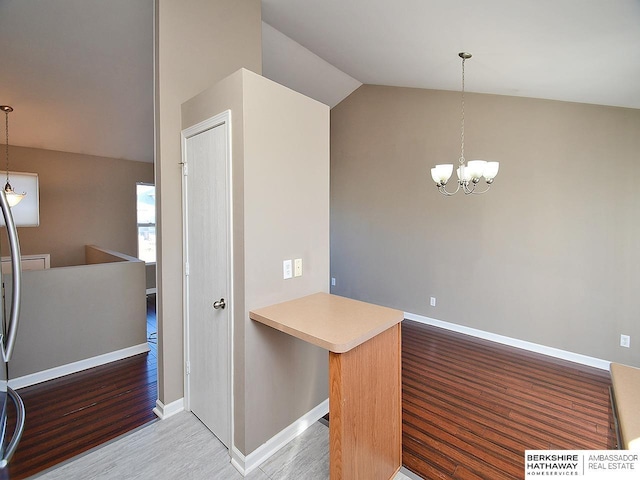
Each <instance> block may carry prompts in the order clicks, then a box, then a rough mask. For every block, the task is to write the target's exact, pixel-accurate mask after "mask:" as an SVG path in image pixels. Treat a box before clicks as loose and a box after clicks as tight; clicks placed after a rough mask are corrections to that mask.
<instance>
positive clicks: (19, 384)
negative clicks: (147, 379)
mask: <svg viewBox="0 0 640 480" xmlns="http://www.w3.org/2000/svg"><path fill="white" fill-rule="evenodd" d="M148 351H149V344H148V343H146V342H145V343H141V344H140V345H134V346H132V347H127V348H123V349H122V350H116V351H115V352H109V353H105V354H102V355H98V356H96V357H91V358H85V359H84V360H79V361H77V362H73V363H68V364H66V365H61V366H59V367H54V368H50V369H48V370H43V371H41V372H36V373H31V374H29V375H24V376H22V377H18V378H12V379H11V380H9V386H10V387H11V388H13V389H14V390H15V389H18V388H23V387H28V386H29V385H35V384H36V383H41V382H46V381H48V380H53V379H54V378H59V377H64V376H65V375H69V374H71V373H76V372H81V371H82V370H87V369H88V368H93V367H98V366H100V365H104V364H105V363H110V362H115V361H116V360H122V359H123V358H127V357H132V356H134V355H138V354H140V353H146V352H148Z"/></svg>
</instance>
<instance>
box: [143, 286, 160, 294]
mask: <svg viewBox="0 0 640 480" xmlns="http://www.w3.org/2000/svg"><path fill="white" fill-rule="evenodd" d="M156 293H157V291H156V287H153V288H147V290H146V291H145V294H146V295H151V294H156Z"/></svg>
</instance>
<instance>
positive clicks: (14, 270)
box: [0, 188, 22, 362]
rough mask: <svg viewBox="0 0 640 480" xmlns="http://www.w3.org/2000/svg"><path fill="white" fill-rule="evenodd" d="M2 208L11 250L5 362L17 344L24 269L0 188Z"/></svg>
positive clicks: (0, 345)
mask: <svg viewBox="0 0 640 480" xmlns="http://www.w3.org/2000/svg"><path fill="white" fill-rule="evenodd" d="M0 208H1V209H2V215H3V216H4V223H5V225H6V226H7V237H8V238H9V250H10V251H11V284H12V287H13V288H12V289H11V310H10V312H11V313H10V315H9V323H8V325H7V336H6V338H5V340H6V343H5V342H2V343H1V344H0V348H1V349H2V357H3V358H4V361H5V362H8V361H9V360H10V359H11V355H12V354H13V347H14V345H15V343H16V334H17V333H18V319H19V317H20V295H21V293H22V292H21V290H22V267H21V265H20V243H19V242H18V231H17V230H16V224H15V222H14V221H13V215H12V214H11V207H9V202H8V201H7V197H6V195H5V193H4V188H0Z"/></svg>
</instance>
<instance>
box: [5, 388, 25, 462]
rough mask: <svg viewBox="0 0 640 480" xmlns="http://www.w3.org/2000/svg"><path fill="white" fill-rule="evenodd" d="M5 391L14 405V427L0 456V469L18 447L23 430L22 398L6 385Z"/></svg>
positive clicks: (23, 412) (23, 410)
mask: <svg viewBox="0 0 640 480" xmlns="http://www.w3.org/2000/svg"><path fill="white" fill-rule="evenodd" d="M7 393H8V394H9V396H10V397H11V400H13V403H14V404H15V406H16V412H17V415H16V428H15V430H14V431H13V436H12V437H11V441H10V442H9V445H7V448H5V450H4V458H0V469H1V468H5V467H6V466H7V464H8V463H9V460H11V457H13V454H14V453H15V451H16V448H17V447H18V442H20V438H21V437H22V433H23V432H24V415H25V409H24V402H23V401H22V398H20V395H18V394H17V393H16V392H15V391H14V390H13V389H12V388H11V387H8V386H7Z"/></svg>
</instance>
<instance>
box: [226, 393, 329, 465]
mask: <svg viewBox="0 0 640 480" xmlns="http://www.w3.org/2000/svg"><path fill="white" fill-rule="evenodd" d="M327 413H329V399H326V400H325V401H324V402H322V403H321V404H320V405H318V406H317V407H315V408H314V409H312V410H311V411H309V412H307V413H306V414H304V415H303V416H302V417H300V418H299V419H298V420H296V421H295V422H293V423H292V424H291V425H289V426H288V427H286V428H285V429H284V430H282V431H280V433H277V434H275V435H274V436H273V437H271V438H270V439H269V440H267V441H266V442H265V443H263V444H262V445H260V446H259V447H258V448H256V449H255V450H254V451H253V452H251V453H250V454H249V455H246V456H245V455H243V454H242V453H241V452H240V451H239V450H238V449H237V448H236V447H235V445H234V446H233V448H232V449H231V464H232V465H233V466H234V467H235V468H236V469H237V470H238V471H239V472H240V473H241V474H242V475H248V474H249V473H251V472H252V471H253V470H255V469H256V468H258V467H259V466H260V465H261V464H262V463H264V462H265V461H266V460H267V459H268V458H269V457H271V455H273V454H274V453H276V452H277V451H278V450H280V449H281V448H282V447H284V446H285V445H286V444H287V443H289V442H290V441H291V440H293V439H294V438H296V437H297V436H298V435H300V434H301V433H302V432H304V431H305V430H306V429H307V428H309V427H310V426H311V425H312V424H313V423H315V422H317V421H318V420H319V419H320V418H322V417H323V416H325V415H326V414H327Z"/></svg>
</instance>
